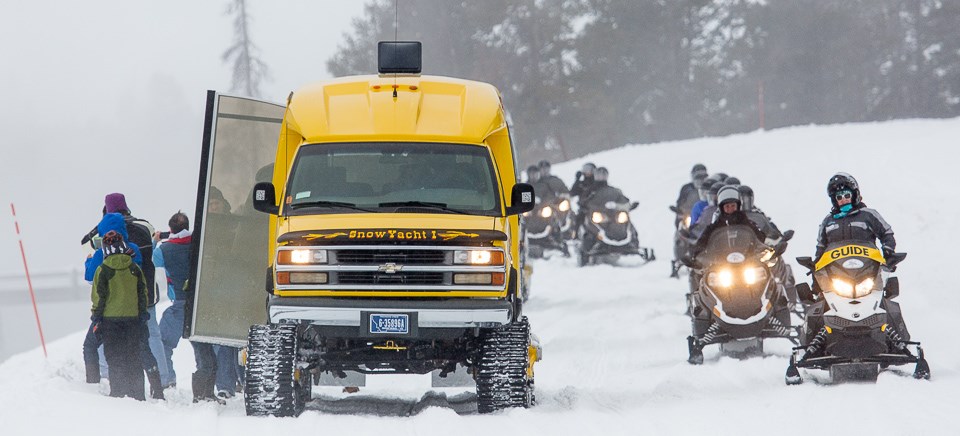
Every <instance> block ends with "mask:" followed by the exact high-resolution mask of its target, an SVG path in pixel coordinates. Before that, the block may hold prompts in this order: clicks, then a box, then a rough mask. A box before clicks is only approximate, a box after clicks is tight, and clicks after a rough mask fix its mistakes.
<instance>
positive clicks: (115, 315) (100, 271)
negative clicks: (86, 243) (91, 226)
mask: <svg viewBox="0 0 960 436" xmlns="http://www.w3.org/2000/svg"><path fill="white" fill-rule="evenodd" d="M108 215H115V214H108ZM117 216H119V215H117ZM99 252H100V253H102V256H103V262H102V263H101V264H100V265H99V266H98V267H97V269H96V271H95V272H94V276H93V288H92V292H91V293H90V300H91V302H92V303H93V306H92V307H91V309H90V311H91V316H90V320H91V321H92V322H93V324H94V327H92V330H93V331H94V333H95V334H96V335H97V336H99V338H100V339H101V340H102V341H103V353H104V355H105V356H106V358H107V364H108V365H109V366H110V396H111V397H131V398H134V399H136V400H138V401H144V399H145V398H144V391H143V362H142V360H141V355H142V353H141V350H142V348H141V345H140V344H141V343H142V342H143V337H144V336H146V325H145V324H144V322H145V321H146V319H147V317H149V315H148V314H147V285H146V280H145V278H144V276H143V271H142V270H141V269H140V267H139V266H138V265H137V264H136V263H135V262H134V261H133V258H134V255H135V252H134V250H133V248H131V246H130V245H129V244H128V243H127V241H126V240H125V239H124V237H123V236H122V235H121V234H120V233H119V232H117V231H116V230H110V231H108V232H107V233H106V234H104V235H103V242H102V246H101V249H100V250H99ZM161 393H162V392H161Z"/></svg>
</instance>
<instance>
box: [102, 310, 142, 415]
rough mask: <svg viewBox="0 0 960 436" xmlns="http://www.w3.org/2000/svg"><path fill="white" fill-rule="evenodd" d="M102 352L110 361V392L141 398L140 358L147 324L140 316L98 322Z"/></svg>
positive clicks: (118, 395)
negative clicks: (132, 318) (134, 318)
mask: <svg viewBox="0 0 960 436" xmlns="http://www.w3.org/2000/svg"><path fill="white" fill-rule="evenodd" d="M100 329H101V330H102V333H101V336H102V337H103V353H104V354H105V355H106V357H107V364H108V365H110V396H111V397H131V398H133V399H136V400H139V401H144V399H145V398H144V389H143V366H144V365H143V361H142V360H141V355H142V354H143V353H142V350H143V348H144V347H143V343H144V342H145V337H146V336H147V333H146V331H145V330H146V326H145V325H144V324H143V323H142V322H140V320H130V321H127V320H123V321H120V320H111V319H105V320H103V321H101V322H100Z"/></svg>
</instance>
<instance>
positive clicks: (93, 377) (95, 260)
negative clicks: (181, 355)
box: [83, 213, 164, 400]
mask: <svg viewBox="0 0 960 436" xmlns="http://www.w3.org/2000/svg"><path fill="white" fill-rule="evenodd" d="M97 232H98V234H99V235H101V237H102V238H105V237H106V235H107V234H108V233H110V232H114V233H116V234H119V235H120V236H121V238H123V240H124V244H125V245H126V246H127V248H128V249H129V251H130V257H131V260H132V261H133V263H134V264H135V265H136V266H137V268H138V270H140V272H141V274H142V273H143V270H142V269H140V265H141V263H142V256H141V254H140V249H139V248H138V247H137V246H136V244H132V243H130V242H129V241H128V239H127V238H128V236H127V226H126V223H124V220H123V216H122V215H120V214H118V213H108V214H104V215H103V218H102V219H101V220H100V223H99V224H97ZM105 258H106V256H105V252H104V250H103V245H102V242H101V248H100V249H98V250H97V251H95V252H93V253H91V255H90V256H88V257H87V260H86V262H85V264H84V267H85V271H84V279H85V280H86V281H87V282H90V283H91V284H92V285H94V287H96V285H97V283H96V272H97V270H98V269H99V268H100V266H101V265H102V264H103V262H104V259H105ZM144 283H146V277H145V275H144ZM147 295H148V296H147V304H148V305H149V298H150V297H149V292H147ZM145 313H146V315H145V317H144V318H143V320H142V321H143V323H144V326H143V335H142V337H140V343H139V345H138V346H137V348H136V349H137V350H139V353H140V359H139V361H140V362H141V363H142V369H143V371H144V372H146V374H147V380H148V381H149V382H150V396H151V397H152V398H155V399H159V400H162V399H164V396H163V385H162V383H161V381H160V370H159V368H158V367H157V359H156V357H154V355H153V353H152V352H151V350H150V347H149V345H148V334H149V333H148V328H147V326H146V322H147V321H148V320H149V318H150V311H149V307H147V309H146V312H145ZM91 321H93V322H92V323H91V324H90V328H89V329H88V330H87V336H86V338H85V339H84V341H83V361H84V366H85V367H86V379H87V380H86V381H87V383H99V382H100V360H99V356H98V354H97V349H98V348H99V347H100V346H101V345H103V341H102V337H101V335H98V334H97V331H96V329H97V325H96V324H97V323H96V321H95V320H92V319H91ZM104 354H106V350H104ZM109 362H110V361H109V359H107V366H108V367H109V364H110V363H109ZM111 378H112V377H111ZM142 378H143V377H142V376H141V379H142Z"/></svg>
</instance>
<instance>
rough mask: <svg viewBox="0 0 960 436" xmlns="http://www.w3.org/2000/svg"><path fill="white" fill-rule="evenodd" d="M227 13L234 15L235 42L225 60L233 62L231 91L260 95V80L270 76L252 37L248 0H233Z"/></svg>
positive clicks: (225, 55)
mask: <svg viewBox="0 0 960 436" xmlns="http://www.w3.org/2000/svg"><path fill="white" fill-rule="evenodd" d="M226 15H232V16H233V32H234V39H233V44H232V45H231V46H230V48H228V49H227V50H226V51H225V52H223V55H222V59H223V61H224V62H229V61H231V60H232V62H233V82H232V85H231V88H230V89H231V91H233V92H240V93H242V94H243V95H246V96H250V97H259V96H260V82H261V81H263V80H265V79H267V78H268V77H269V72H268V69H267V65H266V64H265V63H264V62H263V61H262V60H260V58H259V57H258V56H257V47H256V46H255V45H254V44H253V41H251V39H250V18H249V15H248V14H247V3H246V0H231V2H230V4H228V5H227V10H226Z"/></svg>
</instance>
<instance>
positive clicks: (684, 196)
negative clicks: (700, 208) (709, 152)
mask: <svg viewBox="0 0 960 436" xmlns="http://www.w3.org/2000/svg"><path fill="white" fill-rule="evenodd" d="M706 178H707V167H705V166H704V165H703V164H699V163H698V164H696V165H694V166H693V168H691V169H690V179H691V180H690V182H688V183H687V184H685V185H683V186H682V187H680V194H679V195H677V202H676V204H675V205H674V207H676V208H677V211H678V212H677V219H676V221H675V222H674V223H673V225H674V226H676V225H677V223H679V222H680V220H682V219H684V218H686V217H688V216H690V211H692V210H693V205H695V204H697V202H698V201H700V194H699V192H698V191H697V190H698V189H699V188H700V184H701V182H703V180H704V179H706Z"/></svg>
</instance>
